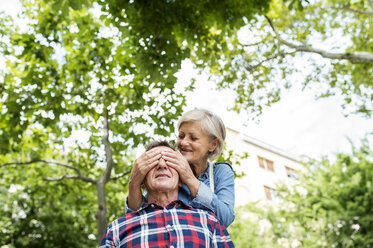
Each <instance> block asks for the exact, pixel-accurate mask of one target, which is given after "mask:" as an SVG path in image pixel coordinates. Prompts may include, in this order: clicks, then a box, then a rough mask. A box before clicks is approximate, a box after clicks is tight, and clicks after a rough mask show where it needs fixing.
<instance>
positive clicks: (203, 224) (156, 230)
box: [100, 141, 234, 248]
mask: <svg viewBox="0 0 373 248" xmlns="http://www.w3.org/2000/svg"><path fill="white" fill-rule="evenodd" d="M153 149H158V151H157V152H159V153H162V151H169V150H174V149H173V148H172V147H171V146H170V145H169V144H168V143H167V142H165V141H160V142H153V143H151V144H150V145H149V146H148V148H147V151H150V150H153ZM157 161H158V162H157V165H156V166H155V167H154V168H153V169H151V170H150V171H149V172H148V174H147V175H146V177H145V181H144V187H145V188H146V190H147V192H148V203H145V205H144V206H143V207H142V208H140V209H139V210H138V211H136V212H131V213H127V214H126V215H124V216H122V217H120V218H118V219H116V220H114V221H113V222H112V223H111V224H110V225H109V226H108V228H107V230H106V233H105V235H104V237H103V239H102V240H101V243H100V248H104V247H169V248H174V247H186V248H189V247H234V245H233V243H232V240H231V238H230V237H229V234H228V232H227V230H226V229H225V227H224V226H223V225H221V224H220V223H219V221H218V219H217V218H216V216H215V215H214V214H213V213H212V212H209V211H206V210H200V209H194V208H192V207H190V206H188V205H186V204H185V203H183V202H182V201H179V200H178V187H180V186H181V182H180V181H179V175H178V173H177V172H176V170H174V169H172V168H171V167H168V166H167V165H166V163H165V161H164V159H163V158H162V157H160V158H159V159H158V160H157Z"/></svg>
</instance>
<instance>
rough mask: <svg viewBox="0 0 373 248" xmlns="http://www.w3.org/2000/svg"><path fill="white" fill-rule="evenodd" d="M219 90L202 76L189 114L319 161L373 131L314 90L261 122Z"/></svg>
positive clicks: (294, 94)
mask: <svg viewBox="0 0 373 248" xmlns="http://www.w3.org/2000/svg"><path fill="white" fill-rule="evenodd" d="M19 9H20V5H19V2H18V1H14V0H0V10H6V12H7V13H8V14H11V15H15V14H16V13H17V12H18V11H19ZM1 63H2V61H0V65H1ZM1 66H3V64H2V65H1ZM193 73H194V71H193V69H192V65H191V63H189V62H185V63H183V66H182V71H181V72H180V73H178V78H179V87H182V86H185V85H186V84H188V83H190V80H191V75H193ZM213 86H214V83H213V82H208V80H207V77H206V76H203V75H202V76H199V77H197V82H196V90H195V91H194V92H192V93H187V104H188V105H187V107H186V108H185V110H190V109H193V108H195V107H198V108H206V109H209V110H211V111H213V112H214V113H216V114H218V115H219V116H220V117H222V119H223V121H224V122H225V124H226V126H227V127H230V128H233V129H236V130H238V131H241V132H243V133H245V134H246V135H248V136H251V137H253V138H256V139H259V140H261V141H263V142H265V143H268V144H270V145H272V146H276V147H278V148H280V149H282V150H284V151H287V152H289V153H290V154H293V155H306V156H310V157H314V158H319V157H321V156H322V155H328V156H333V155H334V154H336V153H338V152H344V153H347V152H350V150H351V145H350V142H349V139H350V140H352V141H353V142H354V143H356V142H359V140H360V139H361V138H363V137H364V135H365V134H366V133H369V132H373V118H370V119H365V118H362V117H360V116H358V115H349V116H348V117H345V116H344V115H343V114H342V109H341V99H339V98H338V97H330V98H326V99H319V100H317V101H316V100H315V99H314V95H313V93H312V91H311V90H308V91H305V92H302V91H301V90H300V89H299V88H293V89H292V90H290V91H288V92H286V93H285V94H283V96H282V97H281V100H280V101H279V102H278V103H275V104H274V105H272V106H271V107H269V108H265V109H264V110H263V114H262V115H261V116H259V118H258V119H257V120H256V121H250V120H249V119H250V118H248V117H247V116H246V115H245V114H236V113H235V112H232V111H228V109H229V107H232V105H233V101H234V97H235V96H234V94H233V93H232V92H231V91H229V90H225V91H222V92H220V91H219V92H218V91H214V90H212V88H213Z"/></svg>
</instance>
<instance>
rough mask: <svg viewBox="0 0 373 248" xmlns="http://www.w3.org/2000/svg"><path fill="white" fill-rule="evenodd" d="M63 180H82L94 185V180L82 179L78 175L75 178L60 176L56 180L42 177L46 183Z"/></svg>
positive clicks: (73, 176)
mask: <svg viewBox="0 0 373 248" xmlns="http://www.w3.org/2000/svg"><path fill="white" fill-rule="evenodd" d="M65 178H66V179H76V180H82V181H84V182H88V183H92V184H96V181H95V180H93V179H90V178H87V177H83V176H81V175H79V176H76V175H63V176H60V177H57V178H51V177H44V178H43V179H44V180H46V181H61V180H63V179H65Z"/></svg>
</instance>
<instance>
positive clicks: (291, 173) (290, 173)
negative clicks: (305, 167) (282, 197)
mask: <svg viewBox="0 0 373 248" xmlns="http://www.w3.org/2000/svg"><path fill="white" fill-rule="evenodd" d="M285 170H286V175H287V176H288V178H291V179H297V178H298V175H297V172H296V171H295V170H294V169H293V168H290V167H287V166H285Z"/></svg>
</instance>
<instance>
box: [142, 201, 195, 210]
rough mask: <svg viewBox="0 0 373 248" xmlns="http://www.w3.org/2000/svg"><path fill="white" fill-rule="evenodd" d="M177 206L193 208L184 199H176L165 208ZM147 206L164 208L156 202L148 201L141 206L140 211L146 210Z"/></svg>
mask: <svg viewBox="0 0 373 248" xmlns="http://www.w3.org/2000/svg"><path fill="white" fill-rule="evenodd" d="M174 207H175V208H177V207H183V208H185V209H191V208H192V206H191V205H189V204H187V203H185V202H183V201H182V200H176V201H172V202H170V204H168V205H167V206H166V207H165V208H166V209H170V208H174ZM146 208H154V209H156V208H158V209H164V208H163V207H162V206H159V205H157V204H156V203H151V202H147V203H145V204H144V206H143V207H142V208H140V209H139V210H138V211H141V210H144V209H146Z"/></svg>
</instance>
